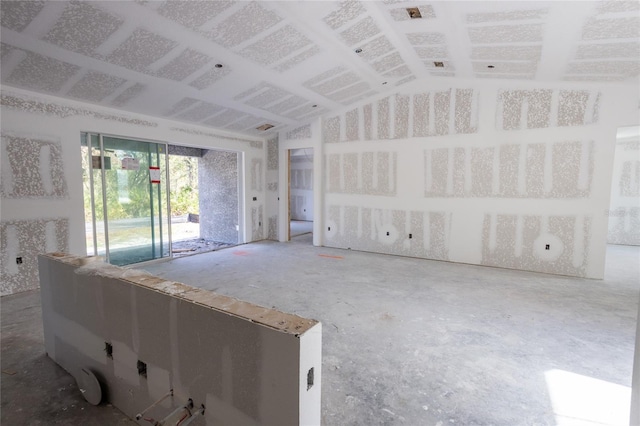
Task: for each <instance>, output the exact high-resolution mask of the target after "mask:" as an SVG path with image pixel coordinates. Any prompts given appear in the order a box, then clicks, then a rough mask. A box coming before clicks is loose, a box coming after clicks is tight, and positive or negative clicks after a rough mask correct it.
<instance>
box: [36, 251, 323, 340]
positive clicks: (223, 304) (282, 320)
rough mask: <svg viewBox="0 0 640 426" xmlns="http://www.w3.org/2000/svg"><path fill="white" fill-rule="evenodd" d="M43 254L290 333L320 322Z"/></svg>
mask: <svg viewBox="0 0 640 426" xmlns="http://www.w3.org/2000/svg"><path fill="white" fill-rule="evenodd" d="M41 256H42V257H46V258H49V259H51V260H54V261H57V262H61V263H65V264H67V265H70V266H73V267H75V268H76V270H75V271H74V272H75V273H76V274H79V275H97V276H103V277H108V278H114V279H118V280H122V281H126V282H128V283H131V284H133V285H136V286H140V287H145V288H148V289H150V290H153V291H157V292H159V293H163V294H166V295H169V296H172V297H176V298H178V299H181V300H184V301H187V302H190V303H195V304H198V305H201V306H205V307H208V308H210V309H214V310H216V311H220V312H224V313H226V314H229V315H233V316H236V317H238V318H242V319H245V320H247V321H251V322H254V323H257V324H260V325H263V326H265V327H269V328H272V329H275V330H278V331H280V332H283V333H287V334H293V335H296V336H299V335H301V334H304V333H305V332H307V331H308V330H309V329H311V328H312V327H313V326H315V325H316V324H318V323H319V322H318V321H316V320H313V319H307V318H302V317H300V316H297V315H294V314H288V313H285V312H281V311H278V310H276V309H272V308H265V307H263V306H260V305H256V304H253V303H250V302H245V301H242V300H238V299H236V298H233V297H229V296H224V295H222V294H218V293H215V292H213V291H210V290H205V289H202V288H197V287H193V286H190V285H187V284H183V283H179V282H174V281H167V280H164V279H162V278H159V277H156V276H154V275H151V274H149V273H148V272H146V271H141V270H137V269H128V268H126V269H125V268H121V267H118V266H115V265H110V264H108V263H104V262H103V261H102V259H101V258H99V257H84V256H74V255H70V254H66V253H48V254H43V255H41Z"/></svg>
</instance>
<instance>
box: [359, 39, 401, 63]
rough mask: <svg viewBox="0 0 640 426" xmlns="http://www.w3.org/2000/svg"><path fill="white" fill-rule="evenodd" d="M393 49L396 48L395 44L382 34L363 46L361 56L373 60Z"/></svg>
mask: <svg viewBox="0 0 640 426" xmlns="http://www.w3.org/2000/svg"><path fill="white" fill-rule="evenodd" d="M392 50H394V48H393V45H392V44H391V42H390V41H389V39H388V38H387V37H386V36H384V35H382V36H380V37H378V38H376V39H374V40H371V41H370V42H368V43H367V44H365V45H364V46H362V53H360V56H361V57H363V58H365V59H368V60H372V59H375V58H377V57H379V56H381V55H384V54H385V53H389V52H391V51H392Z"/></svg>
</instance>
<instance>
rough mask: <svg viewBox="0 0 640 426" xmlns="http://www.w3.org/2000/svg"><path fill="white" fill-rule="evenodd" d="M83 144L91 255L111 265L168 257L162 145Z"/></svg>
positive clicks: (94, 139) (96, 139)
mask: <svg viewBox="0 0 640 426" xmlns="http://www.w3.org/2000/svg"><path fill="white" fill-rule="evenodd" d="M82 145H83V155H84V156H86V157H85V159H84V162H85V164H86V165H87V167H86V168H85V188H86V189H89V191H85V193H87V192H89V193H90V198H91V200H90V203H91V210H90V211H91V212H92V213H91V218H90V219H91V222H92V226H91V228H92V229H91V232H92V236H91V238H88V239H87V241H88V242H89V241H92V242H93V248H89V249H90V250H89V253H91V252H93V253H94V254H97V255H103V256H105V258H106V260H107V261H108V262H109V263H112V264H114V265H128V264H132V263H139V262H145V261H148V260H153V259H159V258H162V257H167V256H170V232H171V231H170V224H169V222H170V221H169V220H168V218H169V214H168V213H169V205H168V197H167V195H168V193H169V191H168V188H167V185H168V180H167V178H166V177H167V169H166V167H167V146H166V144H159V143H153V142H146V141H139V140H132V139H124V138H118V137H111V136H105V135H96V134H83V135H82ZM86 204H87V200H86V197H85V206H86ZM85 211H88V210H87V209H86V208H85ZM87 219H89V218H87ZM87 231H89V226H87Z"/></svg>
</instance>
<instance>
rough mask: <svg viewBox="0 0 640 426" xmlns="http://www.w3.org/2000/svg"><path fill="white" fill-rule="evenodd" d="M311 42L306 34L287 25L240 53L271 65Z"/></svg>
mask: <svg viewBox="0 0 640 426" xmlns="http://www.w3.org/2000/svg"><path fill="white" fill-rule="evenodd" d="M310 44H311V41H310V40H309V39H308V38H307V37H305V35H304V34H302V33H301V32H299V31H298V30H296V29H295V28H293V27H292V26H290V25H287V26H286V27H283V28H281V29H279V30H278V31H276V32H274V33H272V34H270V35H268V36H267V37H265V38H263V39H262V40H259V41H257V42H256V43H254V44H252V45H250V46H247V47H245V48H244V49H242V51H240V52H239V53H240V55H242V56H245V57H247V58H249V59H251V60H253V61H255V62H258V63H260V64H263V65H269V64H272V63H273V62H276V61H278V60H280V59H282V58H284V57H285V56H287V55H289V54H291V53H293V52H295V51H296V50H299V49H302V48H303V47H305V46H308V45H310Z"/></svg>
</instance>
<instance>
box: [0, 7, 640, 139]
mask: <svg viewBox="0 0 640 426" xmlns="http://www.w3.org/2000/svg"><path fill="white" fill-rule="evenodd" d="M639 4H640V3H638V2H637V1H594V2H572V1H554V2H549V1H545V2H539V1H486V2H477V1H446V2H444V1H433V2H430V1H420V2H410V1H356V0H346V1H334V0H328V1H322V2H289V1H251V2H247V1H232V0H221V1H159V2H152V1H122V2H119V1H118V2H114V1H86V0H85V1H66V0H63V1H56V2H45V1H4V0H3V1H2V2H0V12H1V19H0V21H1V24H2V29H1V38H2V49H1V52H0V54H1V55H2V66H1V68H2V69H1V70H2V72H1V73H0V77H1V83H2V84H3V85H6V86H14V87H20V88H24V89H27V90H32V91H35V92H41V93H48V94H54V95H57V96H63V97H73V98H76V99H84V100H87V101H90V102H94V103H98V104H102V105H105V106H112V107H114V106H115V107H117V108H121V109H123V110H126V111H130V112H137V113H143V114H148V115H151V116H166V115H167V114H170V115H171V116H172V118H173V119H175V120H185V121H193V120H194V118H193V114H195V117H197V118H196V119H195V120H196V121H202V120H205V121H204V123H203V125H206V126H211V127H216V126H215V125H214V124H213V123H218V122H219V121H218V120H216V119H215V117H214V116H215V115H216V114H221V117H222V114H225V112H224V111H237V112H238V114H239V118H237V119H236V120H235V121H239V120H240V119H241V117H243V116H251V117H255V118H256V120H255V121H256V122H259V121H260V120H262V122H273V123H281V124H282V125H287V126H295V125H298V124H300V121H299V120H301V119H309V118H310V117H313V116H316V115H318V111H321V110H325V109H326V110H327V111H332V110H336V109H338V108H342V107H343V106H344V105H350V104H351V103H353V102H357V101H358V100H360V99H362V98H363V97H365V98H366V97H367V96H373V95H375V94H376V93H380V92H381V91H384V90H389V89H390V88H392V87H395V86H397V85H401V84H405V83H406V82H408V81H413V80H416V79H425V82H429V81H433V77H456V78H461V79H465V80H470V79H474V78H479V79H482V78H494V79H505V80H506V79H523V80H524V79H533V80H538V81H541V82H553V81H556V82H560V81H563V80H583V81H624V82H625V83H634V82H636V81H637V78H638V76H640V68H639V67H638V63H639V62H640V52H639V50H640V6H639ZM407 8H418V10H419V11H420V14H421V17H419V18H415V17H414V18H412V17H410V15H409V12H408V11H407ZM559 34H562V37H559V36H558V35H559ZM434 62H438V63H440V62H441V63H442V64H443V67H436V65H435V64H434ZM489 66H492V68H490V67H489ZM91 84H95V87H92V88H90V87H89V86H90V85H91ZM269 87H271V88H279V89H271V90H269V89H268V88H269ZM254 91H255V93H254ZM238 94H243V96H239V95H238ZM185 99H190V101H187V100H185ZM182 100H184V102H190V104H189V105H187V104H180V102H181V101H182ZM198 104H199V105H200V107H197V105H198ZM205 104H211V105H217V106H219V108H220V109H219V110H217V112H216V113H212V114H210V115H209V116H202V115H201V114H203V113H205V112H207V113H209V112H211V111H212V110H208V111H207V110H206V109H205V108H204V107H202V105H205ZM312 105H322V108H315V109H312ZM177 107H180V108H177ZM194 107H196V109H198V110H199V111H201V112H200V113H196V111H192V112H191V113H189V112H188V111H189V108H194ZM234 114H235V113H234ZM224 116H225V117H226V115H224ZM208 119H209V120H208ZM224 123H225V125H231V124H233V123H234V122H233V121H231V122H227V121H225V122H224ZM274 133H275V130H271V131H267V132H264V133H262V134H263V135H264V136H267V137H268V136H270V135H273V134H274ZM248 134H255V133H253V130H251V131H249V132H248Z"/></svg>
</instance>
